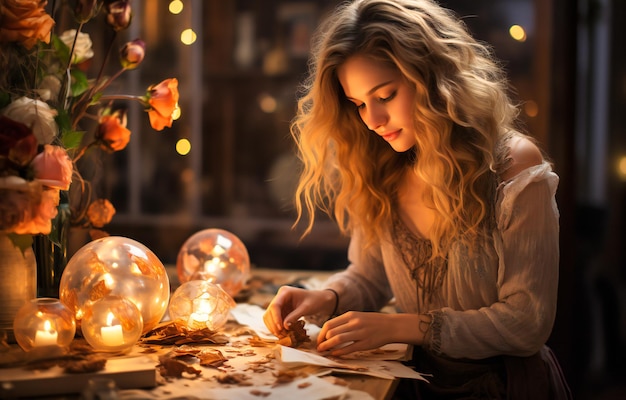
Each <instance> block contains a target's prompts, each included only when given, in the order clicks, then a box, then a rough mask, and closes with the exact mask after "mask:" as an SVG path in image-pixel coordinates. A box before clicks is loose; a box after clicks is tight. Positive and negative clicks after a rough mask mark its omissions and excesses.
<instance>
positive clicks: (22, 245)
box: [9, 233, 33, 254]
mask: <svg viewBox="0 0 626 400" xmlns="http://www.w3.org/2000/svg"><path fill="white" fill-rule="evenodd" d="M9 239H10V240H11V241H12V242H13V244H14V245H15V247H18V248H19V249H20V250H21V251H22V254H24V252H25V251H26V250H28V249H29V248H30V247H32V245H33V237H32V236H31V235H17V234H15V233H9Z"/></svg>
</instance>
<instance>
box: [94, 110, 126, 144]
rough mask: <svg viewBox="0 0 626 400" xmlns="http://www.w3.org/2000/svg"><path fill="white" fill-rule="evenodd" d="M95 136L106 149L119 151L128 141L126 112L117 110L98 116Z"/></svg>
mask: <svg viewBox="0 0 626 400" xmlns="http://www.w3.org/2000/svg"><path fill="white" fill-rule="evenodd" d="M96 138H97V139H98V140H100V142H101V143H102V148H103V149H104V150H106V151H120V150H123V149H124V148H126V146H127V145H128V142H130V131H129V130H128V129H126V113H125V112H124V111H122V110H117V111H115V112H114V113H113V114H109V115H105V116H103V117H102V118H100V126H98V133H97V134H96Z"/></svg>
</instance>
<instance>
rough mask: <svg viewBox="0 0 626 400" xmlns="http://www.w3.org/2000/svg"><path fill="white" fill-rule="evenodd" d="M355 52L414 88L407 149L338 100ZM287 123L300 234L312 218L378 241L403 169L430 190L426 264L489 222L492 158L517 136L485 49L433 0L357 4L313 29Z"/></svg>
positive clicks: (502, 83) (502, 82)
mask: <svg viewBox="0 0 626 400" xmlns="http://www.w3.org/2000/svg"><path fill="white" fill-rule="evenodd" d="M355 54H360V55H364V56H367V57H369V58H371V59H373V60H377V61H382V62H385V63H387V64H389V65H391V66H393V67H394V68H397V69H398V70H399V71H400V72H401V73H402V74H403V75H404V77H405V79H407V82H409V84H410V85H413V87H414V88H415V93H416V96H415V99H416V104H415V119H414V123H415V127H416V129H415V131H416V132H418V133H417V135H416V137H415V140H416V143H417V145H416V146H415V147H414V148H413V149H411V150H409V151H407V152H404V153H397V152H395V151H394V150H393V149H392V148H391V146H389V144H387V143H386V142H384V141H383V140H381V139H380V138H379V137H378V136H377V135H374V134H373V133H372V132H371V131H369V130H368V128H367V127H366V126H365V124H364V123H363V122H362V121H361V119H360V117H359V115H358V113H357V112H356V110H355V106H354V105H353V104H352V103H351V102H349V101H348V100H347V99H346V98H345V95H344V93H343V90H342V87H341V85H340V83H339V80H338V77H337V68H338V67H339V66H340V65H342V64H343V63H344V62H345V61H346V60H347V59H348V58H349V57H351V56H353V55H355ZM302 89H303V92H302V97H301V98H300V99H299V102H298V113H297V115H296V117H295V119H294V121H293V123H292V125H291V133H292V135H293V137H294V139H295V141H296V143H297V146H298V151H299V157H300V159H301V161H302V164H303V170H302V173H301V175H300V180H299V184H298V186H297V190H296V199H295V201H296V209H297V212H298V217H297V220H296V224H297V223H298V222H299V221H300V220H301V219H302V217H303V214H304V213H305V212H306V213H307V214H308V216H309V221H308V225H307V228H306V230H305V234H307V233H309V232H310V231H311V229H312V227H313V223H314V220H315V211H316V210H317V209H321V210H323V211H325V212H326V213H328V214H329V215H330V216H331V217H332V218H334V219H335V220H336V222H337V223H338V226H339V228H340V230H341V231H342V232H343V233H345V234H353V233H354V231H355V230H356V229H358V230H360V231H362V233H363V236H364V239H365V240H364V243H365V248H367V247H368V246H370V245H373V244H375V243H378V242H379V241H380V240H381V239H380V238H381V237H382V235H383V233H384V231H385V229H387V228H388V227H389V221H391V218H392V216H393V212H392V208H393V207H394V206H395V201H396V198H397V193H398V187H399V184H400V181H401V178H402V175H403V173H404V172H406V168H413V169H414V171H415V172H416V173H417V174H418V175H419V176H420V177H421V178H423V179H424V181H425V182H426V183H427V184H428V185H427V186H428V187H429V189H428V191H427V193H426V197H425V201H427V203H428V204H429V205H430V206H431V207H432V208H433V209H434V211H435V214H436V218H435V223H434V225H433V228H432V229H431V233H430V235H429V236H430V237H429V238H428V239H430V240H431V243H432V247H433V257H436V256H438V255H439V256H445V253H446V252H447V250H448V249H449V246H450V245H451V244H452V243H453V242H455V241H458V240H461V241H466V242H467V243H468V244H471V241H472V240H474V239H476V238H477V237H479V236H480V235H482V234H485V233H486V232H488V231H489V229H485V228H486V227H490V226H492V223H493V203H494V197H495V185H496V175H495V171H496V169H497V165H496V157H495V148H496V147H497V143H498V141H499V140H500V139H501V137H502V136H503V135H504V134H506V133H507V132H510V131H513V130H514V129H516V127H514V124H515V120H516V117H517V114H518V110H517V107H516V106H515V105H514V104H513V103H512V102H511V100H510V99H509V97H508V94H507V90H508V84H507V82H506V79H505V77H504V73H503V72H502V69H501V68H500V66H499V65H498V63H497V62H496V61H495V58H494V57H493V55H492V52H491V49H490V48H489V47H487V46H486V45H484V44H482V43H479V42H478V41H476V40H475V39H473V38H472V36H471V35H470V34H469V33H468V30H467V28H466V27H465V25H464V23H463V22H462V21H460V20H459V19H458V18H457V17H455V16H454V15H453V13H452V12H451V11H449V10H447V9H444V8H442V7H440V6H439V5H437V4H436V3H435V2H433V1H430V0H357V1H355V2H352V3H349V4H343V5H341V6H340V7H339V8H338V9H337V10H336V11H335V12H334V13H333V14H331V15H330V16H329V17H328V19H326V21H325V22H324V23H323V24H322V25H321V26H320V28H319V29H318V31H317V33H316V36H315V41H314V46H313V51H312V57H311V59H310V63H309V76H308V78H307V80H305V82H304V83H303V86H302Z"/></svg>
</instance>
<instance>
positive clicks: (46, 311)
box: [13, 297, 76, 356]
mask: <svg viewBox="0 0 626 400" xmlns="http://www.w3.org/2000/svg"><path fill="white" fill-rule="evenodd" d="M13 331H14V332H15V340H16V341H17V343H18V344H19V345H20V347H21V348H22V350H24V351H31V350H35V349H36V350H37V351H38V352H39V353H41V354H45V355H47V356H48V355H53V354H54V355H56V354H60V353H63V352H65V351H67V350H68V349H69V346H70V343H71V342H72V340H73V339H74V334H75V333H76V321H75V320H74V314H73V313H72V312H71V311H70V309H69V308H67V307H66V306H65V305H63V304H62V303H61V302H60V301H59V299H53V298H47V297H44V298H38V299H32V300H31V301H29V302H28V303H26V304H24V305H23V306H22V308H20V309H19V311H18V313H17V315H16V316H15V319H14V320H13Z"/></svg>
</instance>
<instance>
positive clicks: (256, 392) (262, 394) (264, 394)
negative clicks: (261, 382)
mask: <svg viewBox="0 0 626 400" xmlns="http://www.w3.org/2000/svg"><path fill="white" fill-rule="evenodd" d="M250 394H251V395H253V396H258V397H267V396H269V395H271V394H272V392H263V391H261V390H259V389H254V390H251V391H250Z"/></svg>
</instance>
